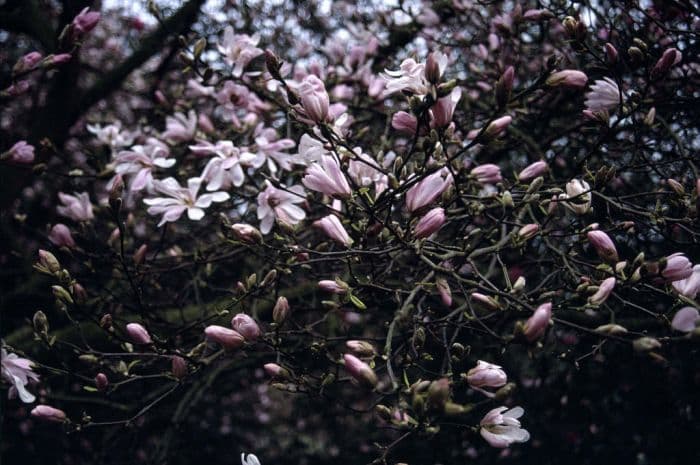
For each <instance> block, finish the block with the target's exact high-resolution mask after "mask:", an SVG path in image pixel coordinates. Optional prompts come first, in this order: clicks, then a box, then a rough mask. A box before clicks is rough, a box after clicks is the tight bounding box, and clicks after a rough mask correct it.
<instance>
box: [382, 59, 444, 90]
mask: <svg viewBox="0 0 700 465" xmlns="http://www.w3.org/2000/svg"><path fill="white" fill-rule="evenodd" d="M433 59H434V60H435V63H436V65H437V75H438V78H439V77H442V75H443V74H444V72H445V69H446V68H447V61H448V60H447V55H445V54H443V53H440V52H433ZM384 72H385V74H383V75H382V77H383V78H384V79H385V80H386V81H387V83H386V90H385V95H390V94H393V93H394V92H399V91H407V92H412V93H414V94H418V95H425V94H427V93H428V92H429V90H430V87H429V82H428V80H427V78H426V76H425V64H423V63H416V61H415V60H413V59H412V58H407V59H405V60H404V61H402V62H401V66H400V67H399V69H398V70H396V71H390V70H388V69H385V70H384Z"/></svg>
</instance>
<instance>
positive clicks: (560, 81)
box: [547, 69, 588, 88]
mask: <svg viewBox="0 0 700 465" xmlns="http://www.w3.org/2000/svg"><path fill="white" fill-rule="evenodd" d="M586 82H588V76H586V74H585V73H583V72H581V71H578V70H575V69H565V70H564V71H557V72H555V73H552V74H550V75H549V77H548V78H547V85H548V86H552V87H558V86H564V87H573V88H582V87H584V86H585V85H586Z"/></svg>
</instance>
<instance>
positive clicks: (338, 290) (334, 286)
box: [318, 279, 348, 295]
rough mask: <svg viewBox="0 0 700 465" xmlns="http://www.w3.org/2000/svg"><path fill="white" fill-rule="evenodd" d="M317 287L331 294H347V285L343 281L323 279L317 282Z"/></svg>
mask: <svg viewBox="0 0 700 465" xmlns="http://www.w3.org/2000/svg"><path fill="white" fill-rule="evenodd" d="M318 287H319V288H321V289H322V290H324V291H326V292H331V293H333V294H340V295H342V294H347V293H348V285H347V284H345V283H342V282H341V283H339V282H338V281H337V280H331V279H325V280H322V281H319V282H318Z"/></svg>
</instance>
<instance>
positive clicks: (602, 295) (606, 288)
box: [588, 277, 617, 306]
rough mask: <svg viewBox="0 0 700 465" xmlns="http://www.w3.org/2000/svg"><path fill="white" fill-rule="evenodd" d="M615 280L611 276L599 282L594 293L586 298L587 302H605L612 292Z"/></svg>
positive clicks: (592, 303)
mask: <svg viewBox="0 0 700 465" xmlns="http://www.w3.org/2000/svg"><path fill="white" fill-rule="evenodd" d="M616 282H617V281H616V280H615V278H613V277H610V278H607V279H606V280H604V281H603V282H602V283H600V287H598V290H597V291H596V293H595V294H593V295H592V296H590V297H589V298H588V303H589V304H591V305H596V306H597V305H602V304H603V302H605V301H606V300H607V299H608V297H610V294H611V293H612V291H613V289H615V283H616Z"/></svg>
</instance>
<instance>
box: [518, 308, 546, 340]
mask: <svg viewBox="0 0 700 465" xmlns="http://www.w3.org/2000/svg"><path fill="white" fill-rule="evenodd" d="M551 319H552V303H551V302H547V303H544V304H542V305H540V306H539V307H537V309H536V310H535V313H533V314H532V316H531V317H530V318H529V319H528V320H527V321H526V322H525V327H524V328H523V333H524V335H525V338H526V339H527V340H528V341H530V342H533V341H536V340H537V339H540V338H541V337H542V336H544V333H545V331H546V330H547V327H548V326H549V322H550V320H551Z"/></svg>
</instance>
